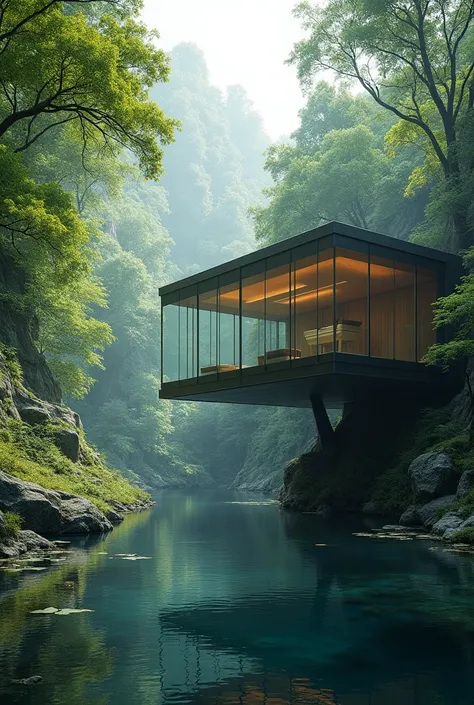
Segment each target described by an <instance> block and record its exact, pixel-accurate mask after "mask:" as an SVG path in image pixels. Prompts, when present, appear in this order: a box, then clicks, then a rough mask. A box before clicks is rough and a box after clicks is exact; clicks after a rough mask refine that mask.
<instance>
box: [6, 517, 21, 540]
mask: <svg viewBox="0 0 474 705" xmlns="http://www.w3.org/2000/svg"><path fill="white" fill-rule="evenodd" d="M22 524H23V519H22V518H21V517H20V516H18V514H14V513H13V512H4V514H3V527H2V530H1V537H2V538H4V539H10V538H14V537H15V536H16V535H17V534H18V532H19V531H21V527H22Z"/></svg>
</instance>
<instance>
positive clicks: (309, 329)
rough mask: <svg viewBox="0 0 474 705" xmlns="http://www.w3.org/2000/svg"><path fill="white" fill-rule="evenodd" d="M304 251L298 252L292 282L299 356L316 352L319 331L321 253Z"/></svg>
mask: <svg viewBox="0 0 474 705" xmlns="http://www.w3.org/2000/svg"><path fill="white" fill-rule="evenodd" d="M305 251H307V248H305ZM300 253H301V250H300V251H296V252H295V253H294V260H293V265H292V282H291V284H292V310H291V318H292V336H291V337H292V341H293V343H292V346H293V347H294V351H295V352H294V357H295V358H299V357H311V356H312V355H316V353H317V333H318V294H317V288H318V257H317V255H316V254H311V255H309V256H302V254H301V255H300Z"/></svg>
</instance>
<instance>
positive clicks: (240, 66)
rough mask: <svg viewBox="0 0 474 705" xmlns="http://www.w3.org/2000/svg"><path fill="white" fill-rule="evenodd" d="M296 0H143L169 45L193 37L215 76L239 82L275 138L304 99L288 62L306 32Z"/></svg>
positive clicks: (219, 81)
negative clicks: (296, 13)
mask: <svg viewBox="0 0 474 705" xmlns="http://www.w3.org/2000/svg"><path fill="white" fill-rule="evenodd" d="M295 4H296V0H237V2H236V1H235V0H233V1H232V2H231V0H145V10H144V13H143V19H144V21H145V22H146V24H147V25H148V26H149V27H150V28H154V29H157V30H158V31H159V32H160V34H161V45H162V46H163V48H164V49H166V50H169V49H171V48H172V47H173V46H175V45H176V44H178V43H179V42H194V43H195V44H197V45H198V46H199V48H200V49H202V50H203V51H204V54H205V56H206V60H207V64H208V66H209V71H210V74H211V81H212V83H214V84H215V85H217V86H219V87H220V88H225V87H226V86H229V85H232V84H235V83H240V84H241V85H242V86H243V87H244V88H245V89H246V91H247V93H248V94H249V97H250V98H251V100H252V101H253V102H254V104H255V107H256V109H257V110H258V112H259V113H260V114H261V115H262V117H263V119H264V121H265V127H266V129H267V132H268V133H269V134H270V136H271V137H272V138H273V139H277V138H278V137H280V136H281V135H288V134H289V133H290V132H292V131H293V130H294V129H295V128H296V127H297V125H298V110H299V109H300V107H301V106H302V104H303V98H302V95H301V91H300V88H299V84H298V80H297V78H296V71H295V68H294V67H290V66H286V65H285V64H284V61H285V59H286V58H287V57H288V55H289V54H290V51H291V49H292V47H293V44H294V42H295V41H298V39H299V38H300V37H301V36H302V33H301V29H300V27H299V23H298V22H297V21H296V20H295V19H294V17H293V16H292V14H291V10H292V8H293V7H294V5H295Z"/></svg>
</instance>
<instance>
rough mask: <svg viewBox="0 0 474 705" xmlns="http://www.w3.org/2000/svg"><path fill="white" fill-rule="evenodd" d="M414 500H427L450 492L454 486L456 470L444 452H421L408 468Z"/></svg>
mask: <svg viewBox="0 0 474 705" xmlns="http://www.w3.org/2000/svg"><path fill="white" fill-rule="evenodd" d="M408 476H409V478H410V480H411V485H412V490H413V494H414V497H415V501H416V502H429V501H430V500H432V499H436V498H438V497H444V496H445V495H447V494H451V493H452V492H453V491H454V490H455V488H456V472H455V469H454V466H453V463H452V461H451V458H450V457H449V455H446V453H423V455H419V456H418V458H415V460H414V461H413V462H412V463H411V465H410V467H409V468H408Z"/></svg>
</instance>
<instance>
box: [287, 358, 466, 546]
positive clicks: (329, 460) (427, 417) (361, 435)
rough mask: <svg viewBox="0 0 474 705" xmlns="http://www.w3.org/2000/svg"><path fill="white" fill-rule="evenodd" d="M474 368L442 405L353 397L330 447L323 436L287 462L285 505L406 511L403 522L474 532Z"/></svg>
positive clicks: (323, 510) (325, 511) (449, 532)
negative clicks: (356, 400)
mask: <svg viewBox="0 0 474 705" xmlns="http://www.w3.org/2000/svg"><path fill="white" fill-rule="evenodd" d="M473 370H474V366H473V365H472V363H470V364H469V365H468V368H467V377H466V385H465V387H464V388H463V389H462V391H461V392H460V393H458V394H457V395H456V396H455V397H454V398H453V399H452V400H451V401H450V402H449V403H448V404H447V405H446V406H444V407H441V408H431V409H423V408H420V406H419V404H417V401H416V399H407V398H406V397H402V396H401V397H399V398H393V397H392V398H390V399H387V398H386V397H382V396H381V397H379V398H371V399H367V400H366V401H363V402H359V403H358V404H353V405H348V406H347V407H346V409H345V412H344V414H343V417H342V419H341V421H340V423H339V424H338V425H337V426H336V429H335V432H334V449H333V450H332V451H331V452H329V451H327V450H325V449H324V448H323V447H322V446H321V444H320V443H319V442H318V443H317V444H316V445H315V446H314V447H313V448H312V449H311V450H310V451H309V452H308V453H305V454H304V455H302V456H300V457H299V458H297V459H296V460H294V461H292V462H291V463H289V464H288V465H287V467H286V469H285V472H284V481H283V488H282V490H281V492H280V501H281V503H282V505H283V507H285V508H287V509H293V510H298V511H313V512H317V513H320V514H328V513H331V512H333V511H364V512H366V513H371V514H391V515H393V516H398V517H400V515H402V516H401V519H400V521H401V523H402V524H404V525H408V526H425V527H426V528H429V529H432V528H433V530H434V531H435V533H437V534H438V535H440V536H443V537H444V538H450V537H451V536H452V535H454V533H455V532H459V531H462V532H463V534H462V536H464V538H465V539H467V538H469V532H472V538H473V540H474V528H472V529H471V526H472V527H474V447H473V445H472V433H471V427H472V416H473V407H472V397H471V389H472V388H473V386H474V385H473V382H474V380H473V377H474V374H473ZM468 380H469V381H468ZM440 519H442V521H441V523H440ZM458 535H459V534H458Z"/></svg>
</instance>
